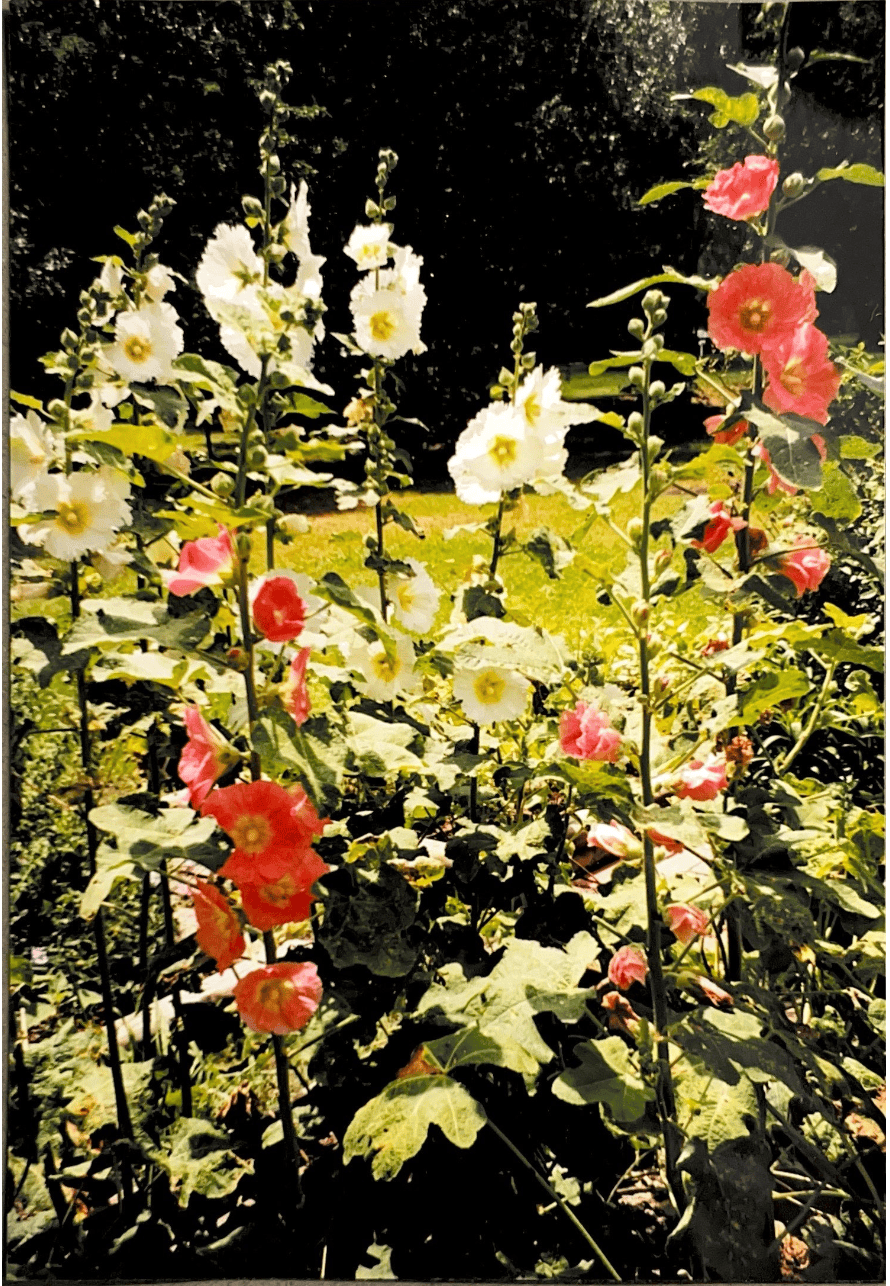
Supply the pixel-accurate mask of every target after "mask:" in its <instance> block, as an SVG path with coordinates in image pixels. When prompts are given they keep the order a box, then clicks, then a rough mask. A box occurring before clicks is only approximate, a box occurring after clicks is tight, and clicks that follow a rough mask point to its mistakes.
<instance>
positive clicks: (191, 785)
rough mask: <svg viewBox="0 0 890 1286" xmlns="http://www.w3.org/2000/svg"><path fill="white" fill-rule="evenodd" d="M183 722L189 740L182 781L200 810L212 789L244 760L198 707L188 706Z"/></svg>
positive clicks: (181, 767) (180, 769)
mask: <svg viewBox="0 0 890 1286" xmlns="http://www.w3.org/2000/svg"><path fill="white" fill-rule="evenodd" d="M183 722H184V723H185V727H186V731H187V733H188V735H189V739H188V741H187V742H186V744H185V746H184V748H183V751H182V755H181V756H180V759H179V767H178V769H177V771H178V773H179V778H180V781H184V782H185V784H186V785H187V786H188V789H189V803H190V804H191V806H192V808H198V807H199V806H200V805H201V804H202V803H203V802H204V800H205V799H206V798H207V796H208V795H209V794H210V791H211V788H212V787H213V785H214V784H215V782H217V781H218V780H219V778H220V777H222V775H223V773H225V772H227V771H228V770H229V768H231V767H232V765H233V764H236V763H237V762H238V760H239V758H240V755H239V754H238V752H237V751H236V750H235V749H234V748H233V747H232V746H231V745H230V744H229V742H228V741H227V740H226V738H225V737H224V736H223V735H222V733H221V732H217V731H216V729H215V728H212V727H211V726H210V724H209V723H208V722H207V720H206V719H205V718H204V716H203V715H202V714H201V711H200V710H199V709H198V707H197V706H186V708H185V711H184V713H183Z"/></svg>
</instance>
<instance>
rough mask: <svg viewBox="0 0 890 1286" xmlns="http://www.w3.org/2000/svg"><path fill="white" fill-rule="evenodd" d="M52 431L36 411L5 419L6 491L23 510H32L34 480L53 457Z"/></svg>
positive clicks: (43, 471)
mask: <svg viewBox="0 0 890 1286" xmlns="http://www.w3.org/2000/svg"><path fill="white" fill-rule="evenodd" d="M55 457H56V444H55V439H54V437H53V435H52V431H51V430H50V429H49V428H48V427H47V426H46V425H45V424H44V422H43V420H41V418H40V416H39V415H38V414H37V412H36V411H29V412H28V414H27V415H14V416H13V417H12V419H11V420H10V422H9V494H10V497H11V499H12V500H13V501H15V503H16V504H18V505H21V506H22V508H23V509H28V510H33V509H34V508H35V505H34V503H33V490H34V483H35V482H36V481H37V479H38V478H39V477H40V476H41V475H42V474H45V473H46V471H47V469H48V467H49V465H50V464H52V462H53V461H54V460H55Z"/></svg>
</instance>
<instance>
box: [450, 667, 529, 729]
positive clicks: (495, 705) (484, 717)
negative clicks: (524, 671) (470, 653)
mask: <svg viewBox="0 0 890 1286" xmlns="http://www.w3.org/2000/svg"><path fill="white" fill-rule="evenodd" d="M453 690H454V696H455V699H456V700H457V701H459V702H460V706H461V709H462V710H463V712H464V714H465V715H466V717H467V718H468V719H469V720H470V722H471V723H480V724H486V723H497V722H498V721H499V720H501V719H518V718H519V716H520V715H521V714H523V713H524V711H525V708H526V705H527V704H528V694H529V691H530V690H531V684H530V683H529V682H528V680H527V679H524V678H523V677H522V675H521V674H517V673H516V671H515V670H505V669H502V668H501V667H500V666H497V665H489V666H486V667H485V668H484V669H479V670H476V669H472V670H471V669H462V670H457V671H455V675H454V683H453Z"/></svg>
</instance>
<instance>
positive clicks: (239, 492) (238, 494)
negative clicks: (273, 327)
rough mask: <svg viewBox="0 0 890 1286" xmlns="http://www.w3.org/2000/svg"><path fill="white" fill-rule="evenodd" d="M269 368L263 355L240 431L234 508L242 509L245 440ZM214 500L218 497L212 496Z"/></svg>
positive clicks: (244, 491)
mask: <svg viewBox="0 0 890 1286" xmlns="http://www.w3.org/2000/svg"><path fill="white" fill-rule="evenodd" d="M268 367H269V355H268V353H264V354H263V356H262V359H261V363H260V378H259V382H258V384H257V389H256V401H255V402H254V404H253V406H252V407H251V408H250V411H249V412H248V414H247V416H246V417H245V420H244V427H243V428H242V430H241V446H240V449H239V452H238V481H237V483H236V485H235V506H236V508H238V509H243V507H244V500H245V497H246V495H247V440H248V438H249V437H250V430H251V429H252V428H253V426H254V424H255V423H256V417H257V412H258V411H259V410H260V408H261V407H262V405H263V402H264V400H265V397H266V372H267V370H268ZM213 498H214V500H218V499H219V497H218V496H216V495H214V497H213Z"/></svg>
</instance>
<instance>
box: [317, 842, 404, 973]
mask: <svg viewBox="0 0 890 1286" xmlns="http://www.w3.org/2000/svg"><path fill="white" fill-rule="evenodd" d="M320 887H321V889H322V895H321V896H322V898H323V901H324V922H323V924H322V925H320V926H319V928H318V930H317V932H316V938H317V940H318V942H319V943H320V944H321V946H322V947H323V948H324V950H325V951H326V952H327V954H328V955H329V956H330V958H331V960H332V961H333V963H334V965H336V967H337V968H338V969H351V968H352V967H353V966H354V965H364V966H365V968H366V969H369V970H370V971H371V973H373V974H376V975H377V976H378V977H381V978H402V977H404V976H405V974H406V973H408V971H409V970H410V969H411V968H412V967H413V965H414V963H415V961H416V960H417V953H418V947H417V945H415V944H414V940H413V938H409V936H408V935H407V930H409V929H410V928H411V926H413V924H414V920H415V916H416V912H417V894H416V893H415V892H414V890H413V889H412V888H411V886H410V884H409V883H408V882H407V880H406V879H405V878H404V876H402V875H400V874H399V873H398V871H395V870H393V868H392V867H391V866H386V865H382V866H380V867H378V868H377V869H376V870H371V869H367V870H366V869H362V868H357V867H349V868H348V869H347V870H346V871H345V872H344V871H343V870H342V869H341V871H340V872H338V874H337V876H336V877H333V876H330V877H323V878H322V880H321V881H320Z"/></svg>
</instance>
